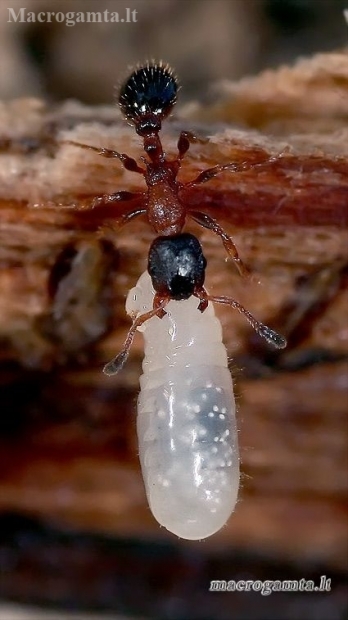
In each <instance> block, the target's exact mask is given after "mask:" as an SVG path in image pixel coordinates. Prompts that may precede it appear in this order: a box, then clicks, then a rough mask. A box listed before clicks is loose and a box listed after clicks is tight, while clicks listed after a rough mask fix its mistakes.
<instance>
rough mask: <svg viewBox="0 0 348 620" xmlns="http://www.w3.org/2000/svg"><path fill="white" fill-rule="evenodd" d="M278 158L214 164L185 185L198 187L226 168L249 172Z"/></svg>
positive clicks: (186, 186) (233, 170)
mask: <svg viewBox="0 0 348 620" xmlns="http://www.w3.org/2000/svg"><path fill="white" fill-rule="evenodd" d="M276 159H277V157H269V158H268V159H267V160H265V161H263V162H258V163H252V162H250V163H249V162H243V163H242V164H233V163H230V164H221V165H217V166H213V167H212V168H207V169H206V170H203V171H202V172H200V173H199V175H198V176H197V177H196V178H195V179H193V180H192V181H189V182H188V183H185V185H184V187H185V188H192V187H196V185H200V184H201V183H206V182H207V181H210V179H213V178H214V177H216V176H217V175H218V174H220V172H225V171H226V170H229V171H232V172H247V171H248V170H253V169H255V168H256V169H258V168H259V169H262V168H267V167H268V166H269V164H271V163H273V162H274V161H276Z"/></svg>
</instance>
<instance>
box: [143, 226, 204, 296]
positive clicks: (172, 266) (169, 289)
mask: <svg viewBox="0 0 348 620" xmlns="http://www.w3.org/2000/svg"><path fill="white" fill-rule="evenodd" d="M206 264H207V261H206V259H205V257H204V256H203V252H202V247H201V244H200V243H199V241H198V239H197V238H196V237H194V236H193V235H190V234H188V233H182V234H180V235H176V236H174V237H157V239H155V240H154V241H153V243H152V244H151V247H150V251H149V261H148V272H149V274H150V276H151V280H152V285H153V287H154V289H155V291H156V292H157V293H160V294H162V295H169V296H170V298H171V299H176V300H181V299H188V298H189V297H191V295H192V294H193V292H194V290H195V288H196V287H197V288H200V287H202V286H203V284H204V278H205V267H206Z"/></svg>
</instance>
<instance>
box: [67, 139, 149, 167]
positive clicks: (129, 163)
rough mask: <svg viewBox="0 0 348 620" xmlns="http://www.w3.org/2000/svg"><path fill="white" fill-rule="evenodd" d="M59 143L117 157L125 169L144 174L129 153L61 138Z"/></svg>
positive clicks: (103, 155)
mask: <svg viewBox="0 0 348 620" xmlns="http://www.w3.org/2000/svg"><path fill="white" fill-rule="evenodd" d="M60 144H69V145H70V146H78V147H79V148H81V149H86V150H88V151H94V152H95V153H98V155H102V157H108V158H112V159H119V160H120V161H121V162H122V164H123V167H124V168H125V169H126V170H130V171H131V172H139V174H144V172H145V170H144V169H143V168H141V167H140V166H138V164H137V162H136V161H135V159H133V157H129V155H126V153H119V152H118V151H113V150H112V149H105V148H103V147H101V148H99V147H97V146H91V145H90V144H82V143H81V142H75V141H74V140H62V141H61V142H60Z"/></svg>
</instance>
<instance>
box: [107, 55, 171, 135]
mask: <svg viewBox="0 0 348 620" xmlns="http://www.w3.org/2000/svg"><path fill="white" fill-rule="evenodd" d="M177 91H178V83H177V79H176V77H175V75H174V74H173V72H172V70H171V68H170V67H169V66H168V65H163V64H162V63H161V62H160V63H155V62H150V63H147V64H146V65H144V66H142V67H139V68H137V69H136V70H135V71H133V73H132V74H131V76H130V77H129V78H128V80H127V81H126V82H125V83H124V84H123V86H122V87H121V90H120V95H119V105H120V108H121V110H122V113H123V114H124V116H125V117H126V119H127V120H128V121H130V122H131V123H133V124H134V125H135V127H136V131H137V133H138V134H140V135H141V136H145V135H147V134H150V133H154V132H158V131H159V130H160V129H161V121H162V120H163V119H164V118H166V116H168V114H169V113H170V112H171V110H172V108H173V106H174V105H175V103H176V95H177Z"/></svg>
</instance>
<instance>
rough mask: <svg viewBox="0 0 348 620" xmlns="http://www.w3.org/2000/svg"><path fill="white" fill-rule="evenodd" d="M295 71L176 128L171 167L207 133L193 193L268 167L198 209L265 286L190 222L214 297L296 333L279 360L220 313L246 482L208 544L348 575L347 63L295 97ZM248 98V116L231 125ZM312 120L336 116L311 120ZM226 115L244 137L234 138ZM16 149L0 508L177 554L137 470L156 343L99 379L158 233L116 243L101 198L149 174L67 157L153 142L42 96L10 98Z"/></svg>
mask: <svg viewBox="0 0 348 620" xmlns="http://www.w3.org/2000/svg"><path fill="white" fill-rule="evenodd" d="M303 67H305V70H304V68H303ZM323 68H325V71H326V72H324V69H323ZM281 71H283V72H284V71H285V70H281ZM330 72H331V73H330ZM280 75H281V72H279V73H278V74H277V72H274V73H273V74H266V75H265V76H262V75H261V76H260V77H258V78H255V81H254V82H253V81H252V80H251V81H249V83H248V84H247V86H248V87H247V88H246V86H245V82H241V83H240V84H236V85H233V88H232V87H231V88H230V94H228V92H229V91H228V89H227V90H226V93H227V95H224V98H223V100H222V102H221V104H219V105H220V110H222V111H221V114H220V116H219V115H217V112H216V110H217V104H216V105H214V106H212V108H209V106H208V107H207V109H206V110H205V112H204V115H202V114H201V108H200V106H198V105H196V106H188V107H187V108H185V109H183V110H181V111H180V114H179V115H178V116H177V117H176V118H175V119H173V121H171V122H169V123H167V125H166V126H165V130H164V132H163V134H164V135H163V142H164V145H165V149H166V151H167V152H168V154H172V153H173V154H174V153H175V142H176V139H177V135H178V132H179V129H182V128H187V129H192V130H194V131H197V133H200V134H202V135H208V136H210V137H211V139H210V141H209V143H208V144H207V145H204V146H202V145H195V146H193V147H191V149H190V152H189V154H188V155H187V157H186V158H185V162H184V165H183V169H182V173H181V178H182V179H183V180H188V179H190V178H192V177H194V175H195V174H196V173H197V172H198V171H200V170H201V169H203V168H205V167H208V166H210V165H213V164H215V163H226V162H229V161H237V162H238V161H241V162H242V161H249V160H252V161H264V162H265V167H264V169H263V171H262V172H259V173H256V172H255V171H250V172H247V173H240V174H231V173H225V174H224V175H221V177H219V178H218V179H216V180H214V181H211V182H209V183H207V184H206V185H204V186H202V187H201V188H200V189H199V190H198V189H197V190H195V191H193V190H192V191H191V192H190V193H188V194H187V197H186V198H187V201H189V203H190V204H193V205H199V206H202V205H204V207H205V208H207V209H208V210H209V212H210V213H211V214H213V215H214V216H216V217H217V218H219V221H220V222H221V223H223V225H224V226H225V227H226V230H228V231H229V232H230V233H231V234H232V235H233V238H234V240H235V242H236V244H237V247H238V249H239V252H240V255H241V257H242V258H243V260H244V261H245V262H246V264H247V265H248V266H249V267H250V269H251V271H252V273H253V277H252V278H251V280H250V281H247V280H245V279H241V278H240V277H239V275H238V274H237V273H236V272H235V270H234V267H233V265H231V264H230V263H229V262H227V261H226V260H225V259H226V257H225V254H224V250H223V248H222V246H221V244H220V242H219V240H218V239H216V238H215V237H214V236H213V235H212V234H210V233H208V232H207V231H202V230H200V229H199V228H198V227H197V226H195V225H191V224H190V225H189V226H188V228H187V229H188V230H191V231H192V232H194V233H195V234H197V235H198V236H199V238H200V239H201V241H202V244H203V247H204V251H205V254H206V256H207V258H208V271H207V287H208V289H209V290H210V291H211V292H212V293H214V294H221V295H224V294H226V295H231V296H233V297H235V298H236V299H238V301H240V302H242V303H243V304H244V305H245V306H246V307H247V308H248V309H249V310H250V311H251V312H252V313H253V314H255V315H256V316H257V317H258V318H259V319H261V320H263V321H264V322H266V323H267V324H269V325H270V326H271V327H274V328H276V329H278V330H279V331H281V333H283V334H284V335H285V336H287V338H288V340H289V345H288V347H287V349H285V350H284V351H281V352H275V351H272V350H270V349H269V348H268V347H267V345H264V343H262V342H260V340H259V338H258V337H257V336H256V335H255V334H254V333H252V332H251V331H250V329H249V327H248V325H246V324H245V322H244V321H243V318H241V317H239V316H238V315H236V314H235V313H233V311H230V310H228V309H226V308H221V309H220V308H219V309H218V310H217V312H218V314H219V316H220V318H221V320H222V323H223V329H224V340H225V343H226V346H227V349H228V353H229V356H230V357H231V370H232V374H233V376H234V379H235V384H236V394H237V400H238V426H239V429H240V445H241V464H242V484H241V491H240V498H239V502H238V504H237V507H236V511H235V513H234V515H233V516H232V517H231V519H230V521H229V522H228V524H227V526H226V527H225V528H224V529H223V530H222V531H221V532H220V533H219V534H217V535H216V536H214V537H213V538H211V539H209V540H208V541H206V542H205V543H204V545H205V547H204V549H205V550H206V551H207V552H208V551H209V550H214V549H219V548H220V549H222V548H225V549H226V548H227V549H231V550H232V549H236V548H237V549H240V550H241V551H242V552H243V551H244V552H246V551H248V552H250V553H254V552H255V553H261V554H263V553H264V554H272V555H274V557H278V558H281V559H286V560H287V561H293V562H295V561H296V562H299V561H304V560H306V561H310V562H312V563H313V564H314V565H315V564H316V563H319V562H320V563H324V565H325V566H327V567H329V568H331V569H339V570H341V569H343V568H344V567H346V562H347V557H346V545H347V511H346V493H347V473H346V441H347V437H346V431H347V422H346V415H347V401H348V392H347V389H348V386H347V383H348V378H347V364H346V355H347V340H348V325H347V307H348V298H347V287H346V284H347V272H346V265H347V240H348V238H347V206H348V130H347V120H348V59H347V55H346V54H345V53H343V52H342V53H337V54H333V55H322V56H318V57H316V58H314V59H312V60H311V61H310V62H308V63H307V65H303V66H302V68H301V65H299V66H296V67H295V68H294V69H291V68H287V69H286V76H287V77H286V80H289V79H290V78H289V76H290V77H291V80H292V81H291V87H292V90H291V92H289V93H287V92H286V91H284V90H283V91H282V92H281V95H279V76H280ZM330 75H331V79H329V77H330ZM271 78H272V79H271ZM277 78H278V79H277ZM320 80H322V83H321V87H320V88H319V86H318V83H319V85H320ZM253 84H254V85H255V88H254V89H253V88H252V86H253ZM336 84H338V87H336ZM263 85H265V91H263ZM266 86H267V89H266ZM262 92H264V93H265V101H266V103H267V101H268V100H270V99H272V96H273V99H272V101H273V104H274V105H273V107H272V111H273V110H275V109H276V110H277V113H275V112H274V117H276V120H277V134H278V135H275V131H274V132H272V128H273V129H274V127H275V126H274V125H272V123H271V122H270V118H268V120H267V123H265V120H264V114H265V112H264V111H265V109H267V105H266V103H265V106H266V107H261V108H260V107H259V103H258V102H259V98H260V93H262ZM294 93H296V96H294ZM318 93H319V94H320V97H319V99H318ZM323 93H326V96H324V95H323ZM243 97H244V99H243ZM236 98H237V100H238V110H239V111H238V119H236V117H235V116H234V115H233V113H232V112H231V115H229V112H228V111H229V110H231V111H232V110H234V108H235V101H236ZM279 98H280V101H281V105H280V104H279V105H278V107H277V102H278V100H279ZM243 101H245V102H246V101H248V106H249V107H248V106H246V105H245V108H243V105H242V104H243ZM250 101H254V103H255V105H254V108H253V110H254V111H253V114H257V113H258V110H259V113H260V119H259V121H258V122H256V121H254V122H252V123H250V124H251V125H252V126H253V127H260V128H261V129H262V130H263V131H262V132H261V133H257V132H256V131H254V130H253V129H249V128H248V122H249V112H248V110H250V106H251V103H250ZM318 101H320V105H318ZM304 104H306V105H304ZM314 107H315V109H316V111H317V112H316V117H317V120H318V118H319V120H320V122H316V123H314V122H313V123H312V122H311V121H312V120H313V118H312V113H313V109H314ZM243 109H245V114H244V117H243ZM303 109H305V110H306V114H305V116H306V122H303V117H304V113H303ZM272 113H273V112H272ZM269 115H270V116H271V112H270V113H269ZM253 118H254V117H253ZM299 119H300V120H301V122H300V123H299V122H298V120H299ZM230 120H234V121H235V120H238V122H239V123H240V125H242V124H244V128H241V127H239V128H232V127H231V126H229V125H228V124H227V122H228V121H230ZM307 120H308V123H307ZM307 130H308V131H307ZM0 137H1V148H2V151H1V154H0V180H1V185H0V201H1V202H0V265H1V270H0V289H1V291H2V294H1V299H0V342H1V353H0V360H1V374H0V381H1V419H0V425H1V426H0V428H1V439H0V467H1V477H0V509H1V510H2V511H3V512H6V511H11V512H12V513H13V512H16V513H20V514H27V515H31V516H34V517H37V518H40V519H43V520H50V521H54V523H55V524H56V526H59V527H66V526H69V527H70V526H73V527H74V528H77V529H79V530H81V531H83V530H88V531H94V532H99V533H105V534H108V535H110V534H112V535H115V536H133V537H136V538H144V537H145V538H147V537H151V538H153V537H156V538H157V539H162V540H163V539H165V540H168V541H172V542H175V541H173V538H172V537H171V535H170V534H168V533H166V532H165V531H164V530H163V529H160V528H159V526H158V525H157V523H155V521H154V520H153V518H152V516H151V514H150V513H149V510H148V507H147V505H146V501H145V497H144V491H143V486H142V480H141V474H140V469H139V465H138V462H137V445H136V437H135V397H136V393H137V390H138V379H139V374H140V372H141V369H140V364H141V357H142V343H141V339H140V337H139V338H137V339H136V342H135V345H134V347H133V349H132V354H131V357H130V359H129V362H128V364H127V366H126V368H125V369H124V371H123V372H122V373H121V374H120V375H118V376H117V377H115V378H112V379H110V378H107V377H105V376H103V375H102V373H101V368H102V365H103V363H104V362H105V361H107V360H108V359H110V358H111V357H112V356H113V355H114V354H115V353H116V352H117V351H118V350H119V348H120V345H121V343H122V341H123V338H124V336H125V333H126V330H127V328H128V325H129V321H128V318H127V317H126V315H125V311H124V301H125V296H126V293H127V291H128V290H129V288H130V287H131V286H133V285H134V283H135V282H136V280H137V278H138V276H139V275H140V273H142V272H143V271H144V269H145V267H146V258H147V249H148V247H149V243H150V241H151V239H152V238H153V234H152V232H151V231H150V229H149V227H148V225H147V223H146V221H139V222H134V223H132V224H129V225H128V226H126V227H125V228H123V229H122V230H115V229H114V228H113V225H114V222H115V219H116V220H117V210H115V209H102V210H98V209H95V210H93V211H91V210H90V209H89V208H88V205H89V204H90V200H91V198H92V197H93V196H94V195H96V194H98V193H103V192H107V191H111V192H114V191H117V190H120V189H128V190H129V189H132V190H133V189H139V188H140V186H141V181H139V179H138V176H137V175H135V174H132V173H130V172H124V171H123V170H122V169H121V168H120V166H119V165H118V164H117V163H115V162H113V161H110V160H104V159H102V158H101V157H98V156H97V155H94V154H89V153H86V152H84V151H80V150H78V149H76V148H73V147H68V146H62V145H60V144H59V141H60V140H62V139H74V140H79V141H82V142H87V143H90V144H94V145H97V146H101V145H102V146H106V147H115V148H117V149H118V150H119V151H126V152H127V153H129V154H130V155H132V156H136V157H139V156H140V155H141V154H142V153H141V145H140V143H139V140H138V139H137V138H136V137H135V136H134V132H133V131H132V129H131V128H129V127H127V126H126V125H125V124H124V122H123V121H122V120H121V119H120V117H119V114H118V111H117V110H116V109H115V108H114V107H110V108H109V107H104V108H86V107H84V106H80V105H78V104H72V103H67V104H66V105H63V106H62V107H58V108H56V109H54V110H51V109H50V108H49V107H47V106H46V105H45V104H44V103H42V102H39V101H34V100H31V101H28V100H27V101H23V100H21V101H16V102H13V103H7V104H2V107H1V108H0ZM52 140H53V141H58V144H55V143H54V142H52ZM270 158H272V160H271V159H270ZM267 162H268V163H267ZM57 203H60V204H61V206H60V207H58V208H57V206H56V205H57ZM35 205H36V206H35ZM37 205H39V206H37ZM178 544H179V545H181V546H183V547H189V546H188V543H185V542H183V541H178ZM197 544H198V543H197ZM191 546H192V544H191Z"/></svg>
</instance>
